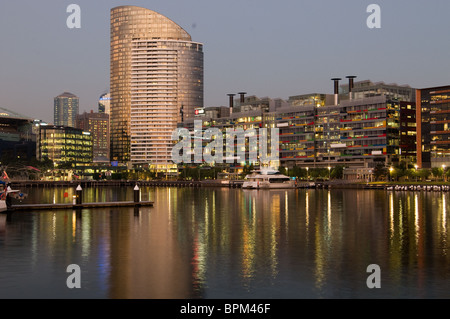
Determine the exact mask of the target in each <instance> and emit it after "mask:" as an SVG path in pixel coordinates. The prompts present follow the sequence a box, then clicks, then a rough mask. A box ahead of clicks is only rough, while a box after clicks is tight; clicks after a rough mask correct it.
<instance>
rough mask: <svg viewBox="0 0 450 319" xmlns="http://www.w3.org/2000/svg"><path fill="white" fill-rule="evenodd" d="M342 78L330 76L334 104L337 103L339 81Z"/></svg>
mask: <svg viewBox="0 0 450 319" xmlns="http://www.w3.org/2000/svg"><path fill="white" fill-rule="evenodd" d="M340 80H342V79H340V78H332V79H331V81H334V105H338V103H339V81H340Z"/></svg>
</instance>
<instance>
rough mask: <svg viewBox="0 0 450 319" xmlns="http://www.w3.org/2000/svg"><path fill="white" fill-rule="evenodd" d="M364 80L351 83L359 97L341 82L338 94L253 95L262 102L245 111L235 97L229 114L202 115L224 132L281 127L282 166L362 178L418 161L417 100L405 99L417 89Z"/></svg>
mask: <svg viewBox="0 0 450 319" xmlns="http://www.w3.org/2000/svg"><path fill="white" fill-rule="evenodd" d="M353 78H354V77H352V80H353ZM363 83H364V84H365V85H361V84H360V83H359V82H357V83H352V84H354V85H355V86H354V87H360V89H359V91H358V93H359V95H356V96H357V97H358V98H355V95H353V94H350V93H351V92H352V91H351V90H350V92H348V91H347V93H346V94H344V93H342V91H341V92H339V90H338V86H335V94H334V97H333V95H331V94H320V93H312V94H303V95H296V96H292V97H289V99H288V100H287V101H284V100H281V99H275V100H272V99H270V98H263V99H259V98H255V97H251V100H252V101H257V102H258V103H255V104H254V105H253V106H251V107H248V108H245V107H244V108H240V110H237V109H236V108H234V105H235V103H236V104H238V102H236V101H234V100H233V102H232V100H231V98H230V108H232V107H233V112H231V115H230V116H227V117H223V118H220V117H215V118H214V117H211V116H207V114H209V115H211V114H213V113H211V112H209V111H208V108H205V110H204V111H203V112H202V114H204V115H203V116H199V117H198V119H202V121H203V128H204V129H207V128H209V127H217V128H219V129H221V130H222V133H223V132H224V130H225V129H226V128H230V127H231V128H237V127H242V128H243V129H247V128H258V127H259V128H272V127H277V128H278V129H279V165H281V166H283V167H288V168H292V167H294V166H299V167H303V168H307V167H308V168H327V167H334V166H336V165H342V166H344V167H346V173H347V177H348V178H357V177H368V176H370V175H371V174H372V173H373V169H374V168H375V167H376V166H377V165H381V166H384V167H388V166H391V165H394V164H398V163H400V161H404V162H407V163H410V164H414V163H415V161H416V154H415V141H414V139H415V136H416V124H415V121H416V117H415V116H414V112H415V103H414V101H404V100H402V99H406V98H408V99H409V98H413V96H415V95H414V94H413V93H414V92H415V89H413V88H410V87H408V86H398V87H396V86H395V85H387V86H386V85H384V84H383V82H379V83H378V84H376V85H367V84H369V83H372V82H370V81H363ZM337 84H338V83H337ZM352 87H353V86H352ZM374 87H375V88H376V89H374ZM378 89H379V90H378ZM374 91H376V92H377V93H376V94H375V93H374ZM364 92H367V95H364ZM229 96H230V97H232V95H229ZM413 100H415V99H413ZM244 101H245V98H244ZM241 105H245V103H243V104H241ZM247 105H251V104H250V103H248V104H247ZM243 109H244V110H245V111H242V110H243ZM179 126H180V127H186V128H188V129H190V130H192V129H193V121H185V122H184V123H180V125H179ZM238 146H241V147H246V150H247V153H248V142H246V143H245V145H238ZM244 164H248V163H245V162H241V163H239V162H236V163H235V165H231V167H234V168H238V167H239V166H241V167H242V165H244ZM255 164H258V163H255ZM353 172H355V173H354V174H353Z"/></svg>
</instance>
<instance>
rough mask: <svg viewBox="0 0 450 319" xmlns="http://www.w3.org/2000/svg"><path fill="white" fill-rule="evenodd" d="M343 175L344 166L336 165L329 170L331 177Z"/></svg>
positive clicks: (341, 176)
mask: <svg viewBox="0 0 450 319" xmlns="http://www.w3.org/2000/svg"><path fill="white" fill-rule="evenodd" d="M343 177H344V166H343V165H336V166H335V167H334V168H333V170H332V171H331V178H332V179H342V178H343Z"/></svg>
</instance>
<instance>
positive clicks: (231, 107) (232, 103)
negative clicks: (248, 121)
mask: <svg viewBox="0 0 450 319" xmlns="http://www.w3.org/2000/svg"><path fill="white" fill-rule="evenodd" d="M235 95H236V94H228V96H229V97H230V115H231V114H232V113H233V107H234V100H233V99H234V96H235Z"/></svg>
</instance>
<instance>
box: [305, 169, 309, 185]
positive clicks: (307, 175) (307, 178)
mask: <svg viewBox="0 0 450 319" xmlns="http://www.w3.org/2000/svg"><path fill="white" fill-rule="evenodd" d="M308 170H309V167H306V181H307V182H308V181H309V174H308Z"/></svg>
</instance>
